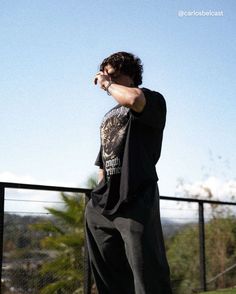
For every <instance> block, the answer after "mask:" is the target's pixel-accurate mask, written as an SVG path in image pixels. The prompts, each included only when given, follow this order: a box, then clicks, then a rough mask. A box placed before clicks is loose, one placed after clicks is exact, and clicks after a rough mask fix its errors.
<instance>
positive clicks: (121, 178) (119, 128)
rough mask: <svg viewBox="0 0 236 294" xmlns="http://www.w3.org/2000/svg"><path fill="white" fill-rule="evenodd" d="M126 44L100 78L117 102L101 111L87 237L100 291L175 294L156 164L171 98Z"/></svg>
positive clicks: (106, 64) (103, 67)
mask: <svg viewBox="0 0 236 294" xmlns="http://www.w3.org/2000/svg"><path fill="white" fill-rule="evenodd" d="M142 71H143V67H142V64H141V61H140V59H139V58H138V57H136V56H134V55H133V54H130V53H127V52H118V53H114V54H112V55H111V56H109V57H108V58H106V59H104V61H103V62H102V64H101V65H100V71H99V72H98V73H97V74H96V76H95V80H94V82H95V84H97V85H98V86H99V87H100V88H101V89H103V90H105V93H107V94H108V95H110V96H111V97H112V98H114V99H115V100H116V102H117V103H118V105H117V106H115V107H114V108H112V109H111V110H110V111H109V112H108V113H107V114H106V115H105V116H104V118H103V121H102V123H101V127H100V134H101V146H100V152H99V154H98V157H97V160H96V163H95V164H96V165H98V166H99V177H98V178H99V182H98V185H97V187H96V188H95V189H94V190H93V191H92V195H91V200H90V201H89V202H88V205H87V207H86V212H85V217H86V237H87V242H88V249H89V256H90V262H91V267H92V272H93V276H94V279H95V282H96V286H97V289H98V292H99V294H171V293H172V291H171V286H170V277H169V266H168V262H167V259H166V254H165V247H164V240H163V234H162V228H161V222H160V214H159V192H158V186H157V181H158V177H157V174H156V169H155V165H156V163H157V161H158V159H159V157H160V153H161V145H162V137H163V130H164V126H165V120H166V104H165V100H164V98H163V96H162V95H161V94H160V93H158V92H154V91H151V90H149V89H146V88H139V87H138V86H139V85H141V84H142Z"/></svg>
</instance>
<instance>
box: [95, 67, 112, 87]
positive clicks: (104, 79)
mask: <svg viewBox="0 0 236 294" xmlns="http://www.w3.org/2000/svg"><path fill="white" fill-rule="evenodd" d="M110 80H111V78H110V76H109V75H108V74H107V73H104V72H102V71H99V72H98V73H97V74H96V75H95V78H94V84H95V85H97V84H98V85H99V87H100V88H101V89H103V90H105V89H106V86H107V85H108V84H109V82H110Z"/></svg>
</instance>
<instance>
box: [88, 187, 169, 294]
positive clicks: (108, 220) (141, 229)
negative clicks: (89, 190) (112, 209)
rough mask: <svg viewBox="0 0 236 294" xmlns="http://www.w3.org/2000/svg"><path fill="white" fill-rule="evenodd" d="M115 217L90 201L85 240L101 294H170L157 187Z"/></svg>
mask: <svg viewBox="0 0 236 294" xmlns="http://www.w3.org/2000/svg"><path fill="white" fill-rule="evenodd" d="M138 196H139V197H137V198H136V199H134V201H133V202H131V203H129V204H127V205H125V206H123V207H122V208H121V209H120V210H119V211H118V212H116V213H115V214H114V215H112V216H104V215H102V214H100V213H99V212H98V211H97V210H96V208H94V207H93V205H92V203H91V200H90V201H89V202H88V204H87V207H86V211H85V217H86V237H87V243H88V249H89V257H90V262H91V267H92V272H93V275H94V279H95V282H96V286H97V289H98V292H99V294H171V293H172V291H171V286H170V277H169V266H168V262H167V259H166V253H165V247H164V240H163V234H162V227H161V222H160V213H159V192H158V187H157V184H156V183H155V184H151V185H149V186H148V187H147V188H146V189H145V190H144V191H142V195H138Z"/></svg>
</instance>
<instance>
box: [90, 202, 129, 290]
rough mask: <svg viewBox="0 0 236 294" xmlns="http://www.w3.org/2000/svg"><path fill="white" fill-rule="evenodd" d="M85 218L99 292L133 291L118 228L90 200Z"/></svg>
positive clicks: (92, 265)
mask: <svg viewBox="0 0 236 294" xmlns="http://www.w3.org/2000/svg"><path fill="white" fill-rule="evenodd" d="M85 217H86V237H87V243H88V249H89V256H90V262H91V267H92V272H93V275H94V279H95V282H96V286H97V289H98V292H99V294H134V293H135V292H134V284H133V274H132V271H131V268H130V266H129V264H128V260H127V257H126V253H125V249H124V242H123V240H122V238H121V235H120V233H119V231H118V230H117V229H116V228H115V226H114V225H113V223H112V221H110V220H109V219H107V218H106V217H104V216H103V215H101V214H100V213H99V212H97V211H96V209H94V208H93V207H92V206H91V202H89V203H88V204H87V207H86V211H85Z"/></svg>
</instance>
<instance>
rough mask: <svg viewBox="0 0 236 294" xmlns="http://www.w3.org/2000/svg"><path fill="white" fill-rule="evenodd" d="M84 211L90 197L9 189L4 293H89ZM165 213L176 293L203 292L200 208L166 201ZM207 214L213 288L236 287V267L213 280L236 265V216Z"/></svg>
mask: <svg viewBox="0 0 236 294" xmlns="http://www.w3.org/2000/svg"><path fill="white" fill-rule="evenodd" d="M45 207H47V209H46V208H45ZM84 208H85V197H84V195H81V194H77V193H76V194H67V193H56V192H41V191H25V190H15V189H12V190H11V189H8V190H7V193H6V200H5V214H4V244H3V247H4V251H3V268H2V293H3V294H10V293H17V294H26V293H33V294H52V293H56V294H64V293H66V294H81V293H84V291H83V289H84V281H85V282H86V279H84V278H85V277H84V273H85V272H86V270H87V269H88V264H86V263H84V260H85V259H84V256H85V253H86V252H85V247H84V228H83V227H84V217H83V215H84ZM160 210H161V219H162V228H163V233H164V237H165V245H166V252H167V257H168V261H169V265H170V269H171V280H172V286H173V292H174V294H191V293H198V292H199V291H200V264H199V227H198V204H197V203H192V204H186V203H178V202H175V201H166V200H161V201H160ZM204 211H205V234H206V268H207V281H208V282H209V283H208V289H209V290H210V289H217V288H223V287H229V286H234V281H235V280H236V279H235V278H236V267H235V268H232V270H230V271H229V272H227V274H223V275H222V276H220V277H218V278H216V279H214V278H215V277H216V276H217V275H219V274H220V273H222V272H224V270H226V269H227V268H229V267H232V265H233V264H234V263H236V252H235V248H236V233H235V232H236V221H235V217H234V216H233V215H230V214H229V213H224V212H225V211H226V208H224V209H223V210H221V211H218V212H217V210H213V208H212V207H211V206H207V205H205V210H204ZM216 240H217V242H216ZM213 245H214V246H213ZM96 293H97V292H96V288H95V286H94V283H93V282H92V289H91V294H96Z"/></svg>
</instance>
